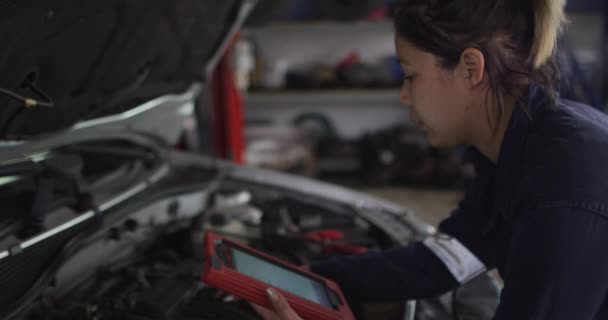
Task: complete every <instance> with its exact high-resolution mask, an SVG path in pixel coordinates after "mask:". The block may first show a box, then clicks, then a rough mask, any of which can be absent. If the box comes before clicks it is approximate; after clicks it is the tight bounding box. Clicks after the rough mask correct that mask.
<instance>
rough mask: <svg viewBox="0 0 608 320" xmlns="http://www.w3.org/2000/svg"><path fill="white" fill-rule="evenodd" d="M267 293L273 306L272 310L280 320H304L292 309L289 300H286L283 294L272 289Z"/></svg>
mask: <svg viewBox="0 0 608 320" xmlns="http://www.w3.org/2000/svg"><path fill="white" fill-rule="evenodd" d="M266 293H267V294H268V299H269V300H270V303H271V304H272V308H273V309H274V311H275V312H276V313H277V316H279V319H280V320H302V318H300V316H298V315H297V314H296V312H295V311H294V310H293V309H292V308H291V306H290V305H289V303H288V302H287V299H285V297H284V296H283V295H282V294H280V293H278V292H277V291H276V290H274V289H271V288H268V289H266Z"/></svg>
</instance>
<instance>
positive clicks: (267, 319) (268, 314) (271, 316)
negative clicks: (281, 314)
mask: <svg viewBox="0 0 608 320" xmlns="http://www.w3.org/2000/svg"><path fill="white" fill-rule="evenodd" d="M249 305H250V306H251V307H252V308H253V309H254V310H255V312H257V313H258V314H259V315H260V317H262V319H264V320H280V319H279V318H277V315H276V314H275V313H274V311H271V310H268V309H266V308H264V307H262V306H259V305H257V304H254V303H250V304H249Z"/></svg>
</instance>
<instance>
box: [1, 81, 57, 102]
mask: <svg viewBox="0 0 608 320" xmlns="http://www.w3.org/2000/svg"><path fill="white" fill-rule="evenodd" d="M27 85H28V87H30V88H31V89H32V91H34V93H36V94H37V95H38V96H40V97H41V98H42V99H43V100H36V99H33V98H29V97H25V96H22V95H20V94H18V93H15V92H14V91H11V90H8V89H4V88H0V93H1V94H3V95H5V96H8V97H10V98H13V99H15V100H18V101H21V102H23V105H24V106H25V107H26V108H32V107H38V106H40V107H46V108H52V107H54V106H55V103H54V102H53V100H52V99H51V98H50V97H49V96H48V95H46V94H45V93H44V92H42V90H40V89H38V87H36V85H34V84H33V83H28V84H27Z"/></svg>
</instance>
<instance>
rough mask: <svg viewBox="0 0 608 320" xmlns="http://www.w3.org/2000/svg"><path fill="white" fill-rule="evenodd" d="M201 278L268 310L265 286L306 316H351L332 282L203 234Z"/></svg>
mask: <svg viewBox="0 0 608 320" xmlns="http://www.w3.org/2000/svg"><path fill="white" fill-rule="evenodd" d="M204 243H205V249H204V250H205V252H204V256H205V261H204V266H203V274H202V281H203V282H205V283H206V284H208V285H210V286H212V287H215V288H217V289H220V290H223V291H225V292H227V293H229V294H232V295H234V296H236V297H239V298H242V299H244V300H247V301H249V302H252V303H255V304H258V305H261V306H264V307H266V308H268V309H271V310H272V307H271V304H270V301H269V300H268V296H267V294H266V289H267V288H273V289H275V290H277V291H279V292H280V293H281V294H282V295H283V296H285V298H286V299H287V301H288V302H289V304H290V305H291V307H292V308H293V309H294V310H295V311H296V313H297V314H298V315H300V316H301V317H302V318H304V319H306V320H351V319H352V320H354V316H353V314H352V312H351V311H350V308H349V306H348V304H347V302H346V300H345V299H344V296H343V295H342V292H341V291H340V288H339V287H338V285H337V284H336V283H334V282H333V281H331V280H329V279H325V278H323V277H320V276H318V275H315V274H313V273H311V272H307V271H305V270H302V269H301V268H299V267H297V266H294V265H291V264H289V263H286V262H284V261H281V260H279V259H276V258H274V257H271V256H269V255H267V254H265V253H263V252H260V251H258V250H255V249H253V248H250V247H247V246H245V245H242V244H239V243H237V242H234V241H232V240H229V239H227V238H225V237H222V236H221V235H218V234H216V233H212V232H207V233H206V234H205V239H204Z"/></svg>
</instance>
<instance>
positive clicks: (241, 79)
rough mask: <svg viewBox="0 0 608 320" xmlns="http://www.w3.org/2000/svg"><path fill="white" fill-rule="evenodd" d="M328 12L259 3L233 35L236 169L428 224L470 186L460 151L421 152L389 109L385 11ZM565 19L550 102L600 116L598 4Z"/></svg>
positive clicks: (578, 6)
mask: <svg viewBox="0 0 608 320" xmlns="http://www.w3.org/2000/svg"><path fill="white" fill-rule="evenodd" d="M332 3H334V2H332ZM335 3H338V4H335ZM335 3H334V4H333V5H332V4H321V1H268V2H266V3H264V4H261V5H260V6H259V7H258V8H257V9H255V11H254V12H253V14H252V16H251V17H250V20H249V22H248V23H247V25H246V27H245V28H244V29H243V30H242V32H241V33H240V37H239V40H238V41H237V42H236V43H235V45H234V51H233V54H234V55H235V56H234V58H233V61H234V65H233V67H234V68H235V69H234V72H235V81H236V83H237V85H236V86H237V88H239V89H237V90H238V91H239V92H240V93H241V94H242V108H243V115H244V116H243V119H244V124H245V127H244V128H245V129H244V130H245V140H246V144H245V151H244V157H243V160H244V163H245V164H248V165H257V166H261V167H266V168H271V169H279V170H284V171H287V172H292V173H297V174H302V175H305V176H310V177H313V178H316V179H321V180H323V181H328V182H331V183H338V184H342V185H344V186H347V187H352V188H356V189H358V190H361V191H363V192H366V193H368V194H371V195H376V196H379V197H381V198H385V199H387V200H390V201H393V202H395V203H398V204H399V205H401V206H403V207H406V208H410V209H411V210H413V212H415V213H416V215H418V216H419V217H420V218H421V219H422V220H424V221H426V222H428V223H430V224H432V225H437V224H438V223H439V222H440V221H441V220H442V219H443V218H445V217H447V216H448V215H449V213H450V211H451V210H452V209H453V208H454V207H455V206H456V205H457V203H458V201H459V200H460V198H461V197H462V195H463V192H464V190H465V186H466V184H467V181H468V180H469V179H470V178H471V177H472V173H471V170H470V168H467V167H466V164H463V160H462V159H463V154H464V151H463V150H462V149H460V150H434V149H433V148H431V147H430V146H428V145H427V144H426V142H425V141H424V137H423V136H421V135H420V132H418V131H417V129H416V128H415V126H414V125H413V124H412V123H411V121H410V120H409V115H408V110H407V107H406V106H403V105H401V104H400V103H399V85H400V77H401V76H402V75H401V73H400V72H401V71H400V70H399V66H398V63H397V62H396V56H395V52H394V38H393V36H394V34H393V29H392V25H391V21H390V15H391V6H392V5H393V4H394V1H386V2H383V1H363V2H361V3H360V4H359V3H358V4H354V2H345V3H340V2H335ZM567 9H568V18H569V20H570V23H569V26H568V29H567V32H566V33H565V35H564V36H563V40H562V42H563V43H562V47H563V48H564V50H563V53H562V54H561V56H560V61H561V62H562V63H563V66H562V68H563V71H564V72H565V74H566V77H565V78H567V79H569V82H570V83H569V87H568V88H567V89H565V90H564V92H562V96H566V97H568V98H570V99H572V100H577V101H581V102H584V103H587V104H589V105H592V106H597V108H598V109H600V110H606V107H607V99H606V98H607V97H608V93H607V90H606V88H607V83H608V80H606V76H605V74H606V72H605V70H606V62H605V61H606V57H607V56H606V52H607V51H606V43H607V40H606V34H607V32H608V31H607V27H606V25H607V23H606V19H605V13H604V11H605V9H603V6H602V4H601V1H569V2H568V6H567ZM602 10H604V11H602ZM273 131H274V132H273ZM273 152H276V154H281V155H282V158H281V160H279V157H274V158H273V157H272V156H270V154H271V153H273ZM290 162H291V163H290Z"/></svg>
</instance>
